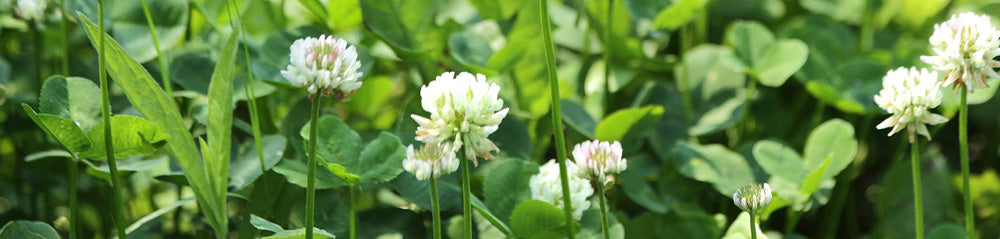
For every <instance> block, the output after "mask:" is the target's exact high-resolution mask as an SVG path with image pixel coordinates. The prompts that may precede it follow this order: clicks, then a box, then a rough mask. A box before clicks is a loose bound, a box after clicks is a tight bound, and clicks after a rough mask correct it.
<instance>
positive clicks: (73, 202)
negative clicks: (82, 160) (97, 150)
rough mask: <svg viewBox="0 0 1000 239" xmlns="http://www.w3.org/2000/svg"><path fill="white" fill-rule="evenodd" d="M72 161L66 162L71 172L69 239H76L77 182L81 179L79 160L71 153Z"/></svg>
mask: <svg viewBox="0 0 1000 239" xmlns="http://www.w3.org/2000/svg"><path fill="white" fill-rule="evenodd" d="M70 155H71V156H72V160H66V169H67V170H69V239H76V238H77V237H76V235H77V233H78V232H77V227H76V226H77V210H76V208H77V195H76V184H77V183H76V181H77V179H78V178H79V177H80V172H79V169H77V164H76V162H77V161H79V159H77V158H76V155H75V154H73V153H70Z"/></svg>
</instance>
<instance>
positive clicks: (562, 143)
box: [538, 0, 607, 239]
mask: <svg viewBox="0 0 1000 239" xmlns="http://www.w3.org/2000/svg"><path fill="white" fill-rule="evenodd" d="M547 3H548V1H546V0H538V9H539V11H540V15H539V16H540V17H539V19H540V21H541V24H542V41H543V42H542V45H544V46H545V72H546V76H547V78H548V80H549V89H550V90H551V94H550V96H552V98H551V99H552V133H553V134H554V135H555V141H556V142H555V144H554V145H555V147H556V161H558V162H559V179H560V181H561V182H562V198H563V212H565V216H566V221H567V222H571V221H573V203H572V202H573V201H572V199H570V196H569V174H568V173H567V172H568V171H566V170H567V169H566V138H565V136H564V135H563V127H562V108H561V106H560V105H559V99H560V97H559V78H558V76H557V75H556V50H555V44H553V43H552V22H551V19H550V18H549V5H548V4H547ZM605 50H607V49H605ZM605 65H607V63H605ZM566 237H567V238H569V239H573V238H575V237H574V236H573V227H566Z"/></svg>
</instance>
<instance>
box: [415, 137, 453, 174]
mask: <svg viewBox="0 0 1000 239" xmlns="http://www.w3.org/2000/svg"><path fill="white" fill-rule="evenodd" d="M403 169H405V170H406V171H407V172H410V173H412V174H413V175H414V176H416V177H417V179H419V180H427V179H429V178H438V177H441V175H445V174H449V173H452V172H455V170H457V169H458V158H456V157H455V150H454V149H453V148H452V147H451V146H450V145H448V144H436V143H433V144H424V145H423V146H421V147H420V148H419V149H416V150H414V149H413V145H410V146H408V147H406V159H403Z"/></svg>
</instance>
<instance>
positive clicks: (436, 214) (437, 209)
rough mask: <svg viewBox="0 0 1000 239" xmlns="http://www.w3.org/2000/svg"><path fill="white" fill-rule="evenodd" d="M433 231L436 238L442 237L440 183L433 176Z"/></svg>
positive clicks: (431, 182)
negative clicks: (439, 201) (439, 200)
mask: <svg viewBox="0 0 1000 239" xmlns="http://www.w3.org/2000/svg"><path fill="white" fill-rule="evenodd" d="M430 184H431V211H432V212H431V218H432V221H431V222H432V223H431V226H432V228H431V231H433V235H434V239H441V205H440V204H439V203H438V183H437V179H436V178H434V177H431V181H430Z"/></svg>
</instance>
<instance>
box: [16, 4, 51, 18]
mask: <svg viewBox="0 0 1000 239" xmlns="http://www.w3.org/2000/svg"><path fill="white" fill-rule="evenodd" d="M46 5H47V4H46V3H45V0H17V11H18V12H19V13H20V14H21V17H22V18H24V20H28V21H31V20H38V21H41V20H43V19H44V17H45V7H46Z"/></svg>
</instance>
